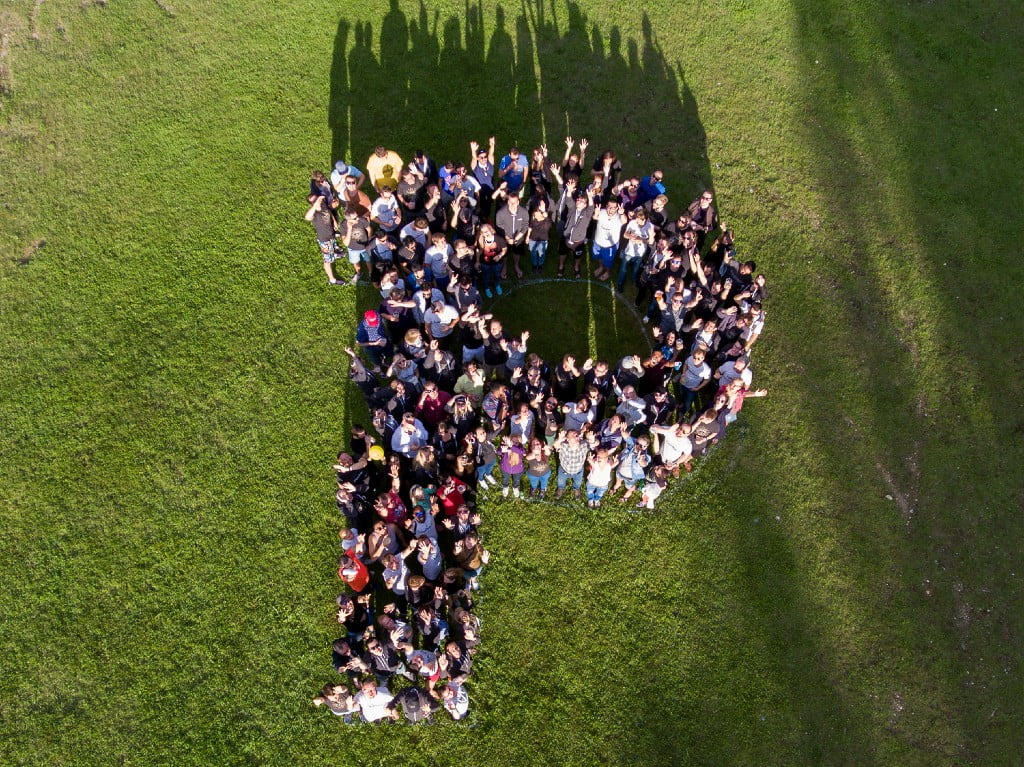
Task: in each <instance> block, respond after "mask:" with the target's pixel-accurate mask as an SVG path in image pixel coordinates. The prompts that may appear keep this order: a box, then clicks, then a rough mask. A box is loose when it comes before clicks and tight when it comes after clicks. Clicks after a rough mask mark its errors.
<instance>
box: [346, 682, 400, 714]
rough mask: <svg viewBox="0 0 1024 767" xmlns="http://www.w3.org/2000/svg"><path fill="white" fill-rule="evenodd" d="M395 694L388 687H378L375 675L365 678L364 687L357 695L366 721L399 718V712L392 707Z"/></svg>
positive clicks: (356, 699) (360, 711)
mask: <svg viewBox="0 0 1024 767" xmlns="http://www.w3.org/2000/svg"><path fill="white" fill-rule="evenodd" d="M393 699H394V696H393V695H392V694H391V692H390V691H389V690H388V688H387V687H378V686H377V681H376V680H375V679H374V678H373V677H367V678H366V679H365V680H363V684H362V688H361V689H360V691H359V692H358V693H356V696H355V702H356V704H358V706H359V713H360V714H361V715H362V717H363V721H364V722H380V721H382V720H384V719H395V720H397V719H398V716H399V714H398V712H397V711H395V710H393V709H392V708H390V704H391V701H392V700H393Z"/></svg>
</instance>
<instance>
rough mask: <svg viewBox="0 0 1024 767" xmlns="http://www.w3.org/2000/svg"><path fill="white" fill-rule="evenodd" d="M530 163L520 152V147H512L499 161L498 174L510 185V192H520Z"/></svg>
mask: <svg viewBox="0 0 1024 767" xmlns="http://www.w3.org/2000/svg"><path fill="white" fill-rule="evenodd" d="M529 170H530V163H529V162H527V160H526V158H525V157H523V155H522V154H520V152H519V147H512V148H511V149H509V150H508V154H507V155H505V156H504V157H502V158H501V162H500V163H498V176H499V177H500V178H501V180H502V181H504V182H505V183H506V184H507V185H508V191H509V194H520V193H521V192H522V191H523V183H524V182H525V181H526V173H527V171H529Z"/></svg>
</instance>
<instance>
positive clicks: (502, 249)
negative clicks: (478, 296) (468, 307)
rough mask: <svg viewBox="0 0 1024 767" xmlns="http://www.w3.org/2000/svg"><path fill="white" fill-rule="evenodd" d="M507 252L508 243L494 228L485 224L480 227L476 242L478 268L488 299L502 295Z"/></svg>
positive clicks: (481, 284)
mask: <svg viewBox="0 0 1024 767" xmlns="http://www.w3.org/2000/svg"><path fill="white" fill-rule="evenodd" d="M507 252H508V242H507V241H506V240H505V238H504V237H502V236H501V235H499V234H498V233H497V232H496V231H495V229H494V227H493V226H491V225H490V224H484V225H483V226H481V227H480V235H479V236H478V237H477V241H476V268H477V271H478V272H480V287H482V288H483V293H484V296H486V297H487V298H491V297H493V295H494V293H497V294H498V295H499V296H500V295H501V294H502V289H501V271H502V269H503V268H504V260H505V254H506V253H507ZM492 288H493V289H494V292H493V293H492V292H491V289H492Z"/></svg>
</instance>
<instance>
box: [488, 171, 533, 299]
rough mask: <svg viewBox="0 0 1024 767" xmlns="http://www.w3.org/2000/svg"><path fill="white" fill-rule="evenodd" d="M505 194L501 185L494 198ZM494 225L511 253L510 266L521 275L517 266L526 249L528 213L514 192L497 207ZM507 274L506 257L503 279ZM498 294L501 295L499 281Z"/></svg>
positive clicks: (502, 273)
mask: <svg viewBox="0 0 1024 767" xmlns="http://www.w3.org/2000/svg"><path fill="white" fill-rule="evenodd" d="M505 196H506V193H505V190H504V188H503V187H502V188H499V189H498V190H497V191H496V192H495V193H494V199H495V200H497V199H498V198H500V197H505ZM494 225H495V227H496V228H497V230H498V233H499V234H500V235H501V236H502V237H504V238H505V242H506V243H508V250H509V253H510V254H511V255H512V267H513V269H515V272H516V277H522V276H523V270H522V269H521V268H520V266H519V261H520V259H521V258H522V255H523V251H524V250H525V249H526V235H527V234H528V233H529V230H530V215H529V213H527V211H526V209H525V208H523V206H522V205H520V204H519V198H518V197H516V196H515V195H514V194H511V195H508V200H507V202H506V203H505V204H504V205H502V206H501V208H499V209H498V212H497V214H496V215H495V216H494ZM507 275H508V259H506V260H505V263H504V265H503V266H502V269H501V278H502V279H505V278H506V277H507ZM498 295H501V290H500V283H499V290H498Z"/></svg>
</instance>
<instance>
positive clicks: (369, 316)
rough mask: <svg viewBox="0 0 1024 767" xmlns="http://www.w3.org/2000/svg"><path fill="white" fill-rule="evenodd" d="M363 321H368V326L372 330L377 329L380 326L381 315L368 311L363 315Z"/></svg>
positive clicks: (371, 310)
mask: <svg viewBox="0 0 1024 767" xmlns="http://www.w3.org/2000/svg"><path fill="white" fill-rule="evenodd" d="M363 319H364V320H366V324H367V325H369V326H370V327H371V328H375V327H377V326H378V325H380V315H379V314H377V312H375V311H374V310H373V309H368V310H367V312H366V314H364V315H363Z"/></svg>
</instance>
